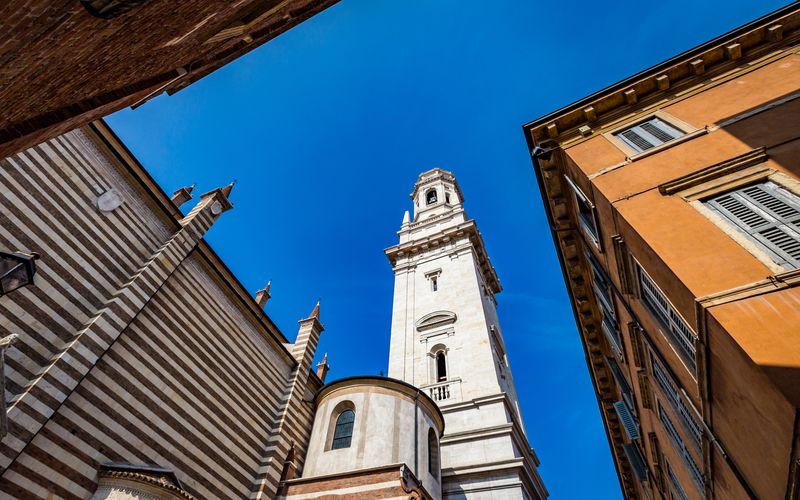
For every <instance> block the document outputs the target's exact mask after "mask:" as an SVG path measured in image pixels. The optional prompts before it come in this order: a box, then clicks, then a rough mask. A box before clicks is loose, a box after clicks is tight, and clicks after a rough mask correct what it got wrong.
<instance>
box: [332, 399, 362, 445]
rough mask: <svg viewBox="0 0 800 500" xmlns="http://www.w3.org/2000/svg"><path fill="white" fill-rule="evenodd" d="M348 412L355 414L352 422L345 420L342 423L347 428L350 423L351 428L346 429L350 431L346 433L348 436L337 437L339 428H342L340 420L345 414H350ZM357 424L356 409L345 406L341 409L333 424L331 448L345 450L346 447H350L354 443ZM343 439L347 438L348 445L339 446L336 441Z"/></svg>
mask: <svg viewBox="0 0 800 500" xmlns="http://www.w3.org/2000/svg"><path fill="white" fill-rule="evenodd" d="M348 413H349V414H351V415H352V416H353V417H352V420H351V421H350V422H344V423H343V424H342V428H346V426H348V425H349V430H346V431H344V432H349V434H348V435H346V436H338V437H337V433H338V432H339V429H340V420H341V419H342V417H344V416H345V414H348ZM355 424H356V412H355V410H354V409H353V408H343V409H342V411H340V412H339V414H338V415H336V419H335V420H334V424H333V438H332V439H331V447H330V449H331V450H343V449H345V448H350V446H352V444H353V433H354V431H355ZM342 439H347V444H346V445H341V446H337V444H336V441H337V440H342Z"/></svg>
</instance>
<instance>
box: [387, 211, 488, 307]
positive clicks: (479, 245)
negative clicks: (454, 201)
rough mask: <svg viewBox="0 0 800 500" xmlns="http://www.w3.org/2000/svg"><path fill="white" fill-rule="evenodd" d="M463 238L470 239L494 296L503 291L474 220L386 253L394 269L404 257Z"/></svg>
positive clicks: (395, 246) (409, 242) (391, 249)
mask: <svg viewBox="0 0 800 500" xmlns="http://www.w3.org/2000/svg"><path fill="white" fill-rule="evenodd" d="M463 237H467V238H469V241H470V243H471V244H472V248H473V249H474V250H475V257H476V259H477V261H478V265H479V267H480V270H481V273H482V274H483V280H484V282H485V283H486V285H487V286H488V287H489V289H490V290H491V291H492V293H494V294H497V293H500V292H501V291H503V287H502V286H501V285H500V279H499V278H498V277H497V272H496V271H495V269H494V266H492V263H491V261H490V260H489V254H488V253H487V252H486V245H485V243H484V241H483V236H481V233H480V231H478V227H477V225H476V224H475V221H474V220H468V221H466V222H462V223H461V224H458V225H456V226H452V227H448V228H446V229H443V230H441V231H439V232H437V233H435V234H432V235H429V236H425V237H422V238H418V239H414V240H411V241H407V242H405V243H400V244H398V245H394V246H391V247H389V248H387V249H386V250H384V253H385V254H386V256H387V257H388V258H389V262H391V263H392V266H393V267H394V266H396V265H397V261H398V259H400V258H402V257H405V256H408V255H416V254H419V253H420V252H424V251H427V250H430V249H432V248H439V247H443V246H444V245H445V244H446V243H448V242H449V241H450V240H452V239H455V238H463Z"/></svg>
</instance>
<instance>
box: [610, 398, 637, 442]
mask: <svg viewBox="0 0 800 500" xmlns="http://www.w3.org/2000/svg"><path fill="white" fill-rule="evenodd" d="M614 410H615V411H616V412H617V416H619V421H620V423H622V427H624V428H625V434H627V435H628V437H629V438H630V439H639V426H638V425H636V419H635V418H634V416H633V413H632V412H631V410H630V408H628V404H627V403H626V402H625V401H617V402H616V403H614Z"/></svg>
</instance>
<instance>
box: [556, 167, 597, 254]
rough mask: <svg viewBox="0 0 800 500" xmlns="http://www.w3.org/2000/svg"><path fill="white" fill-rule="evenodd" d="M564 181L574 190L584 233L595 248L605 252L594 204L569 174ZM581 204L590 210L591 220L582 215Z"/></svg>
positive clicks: (577, 212) (577, 213) (577, 210)
mask: <svg viewBox="0 0 800 500" xmlns="http://www.w3.org/2000/svg"><path fill="white" fill-rule="evenodd" d="M564 180H566V182H567V185H568V186H569V187H570V189H571V190H572V193H573V194H574V199H575V210H576V214H575V215H576V216H577V219H578V225H580V227H581V229H582V230H583V233H584V234H586V236H588V237H589V239H590V240H591V241H592V243H593V244H594V246H595V247H597V249H598V250H600V251H601V252H602V251H603V249H602V247H601V245H600V228H599V226H598V224H597V209H596V208H595V205H594V203H593V202H592V201H591V200H590V199H589V197H588V196H586V194H585V193H584V192H583V191H582V190H581V188H580V187H578V185H577V184H575V181H573V180H572V179H571V178H570V177H569V176H568V175H567V174H564ZM581 203H583V204H584V205H586V207H587V208H588V211H589V213H590V214H591V220H590V221H587V220H586V219H585V218H584V216H583V215H582V214H583V212H582V211H581Z"/></svg>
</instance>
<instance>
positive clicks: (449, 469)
mask: <svg viewBox="0 0 800 500" xmlns="http://www.w3.org/2000/svg"><path fill="white" fill-rule="evenodd" d="M411 199H412V200H413V202H414V217H413V219H412V218H411V217H410V215H409V213H408V212H406V214H405V217H404V218H403V223H402V225H401V227H400V231H399V232H398V235H399V236H400V243H399V244H398V245H395V246H393V247H391V248H389V249H387V250H386V255H387V256H388V257H389V260H390V261H391V263H392V266H393V268H394V274H395V285H394V304H393V311H392V337H391V345H390V352H389V376H390V377H394V378H398V379H400V380H403V381H405V382H408V383H410V384H412V385H414V386H416V387H418V388H420V389H422V390H423V391H425V392H426V393H427V394H428V395H429V396H431V398H433V400H434V401H436V403H437V404H438V405H439V408H440V409H441V410H442V413H443V414H444V417H445V434H444V436H443V437H442V439H441V466H442V493H443V497H445V498H447V497H448V496H449V497H460V498H464V496H466V498H534V499H538V498H545V497H546V496H547V490H546V489H545V487H544V485H543V484H542V480H541V478H540V477H539V474H538V472H537V470H536V467H537V465H538V460H537V458H536V455H535V454H534V452H533V450H532V449H531V447H530V445H529V444H528V439H527V437H526V434H525V429H524V427H523V424H522V417H521V415H520V411H519V403H518V401H517V394H516V390H515V388H514V380H513V378H512V377H511V368H510V366H509V364H508V358H507V356H506V350H505V346H504V343H503V335H502V330H501V328H500V323H499V321H498V317H497V299H496V294H498V293H499V292H500V291H501V290H502V287H501V286H500V282H499V281H498V279H497V274H496V273H495V270H494V268H493V267H492V264H491V263H490V262H489V257H488V255H487V254H486V248H485V246H484V243H483V238H482V237H481V234H480V232H478V228H477V226H476V224H475V221H474V220H470V219H469V218H468V217H467V215H466V213H465V212H464V208H463V206H462V203H463V201H464V197H463V196H462V194H461V190H460V188H459V186H458V183H457V182H456V179H455V177H454V176H453V174H452V173H451V172H448V171H445V170H441V169H438V168H436V169H433V170H429V171H428V172H425V173H423V174H421V175H420V176H419V179H417V182H416V184H415V185H414V191H413V192H412V193H411Z"/></svg>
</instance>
